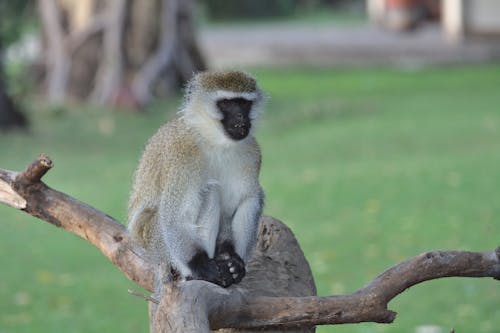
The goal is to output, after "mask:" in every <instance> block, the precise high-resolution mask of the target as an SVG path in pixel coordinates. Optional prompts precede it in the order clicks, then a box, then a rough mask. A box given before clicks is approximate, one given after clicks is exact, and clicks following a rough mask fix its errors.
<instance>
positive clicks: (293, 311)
mask: <svg viewBox="0 0 500 333" xmlns="http://www.w3.org/2000/svg"><path fill="white" fill-rule="evenodd" d="M51 166H52V162H51V161H50V159H49V158H48V157H46V156H44V155H41V156H40V157H39V158H38V159H37V160H35V161H34V162H33V163H32V164H30V166H28V167H27V168H26V170H25V171H24V172H22V173H15V172H12V171H6V170H0V201H1V202H4V203H7V204H9V205H11V206H13V207H15V208H18V209H22V210H24V211H26V212H27V213H29V214H31V215H33V216H36V217H38V218H40V219H42V220H45V221H47V222H50V223H52V224H54V225H56V226H58V227H61V228H63V229H66V230H68V231H69V232H72V233H74V234H76V235H78V236H80V237H82V238H84V239H85V240H87V241H88V242H89V243H91V244H93V245H94V246H96V247H97V248H98V249H99V250H101V252H102V253H103V254H104V255H105V256H106V257H107V258H108V259H110V260H111V262H113V263H114V264H115V265H116V266H117V267H118V268H119V269H120V270H121V271H122V272H123V273H124V274H125V275H126V276H127V277H129V278H130V279H131V280H133V281H134V282H136V283H137V284H138V285H139V286H141V287H143V288H145V289H147V290H150V291H151V290H153V287H154V277H155V274H157V272H159V271H163V270H159V269H158V268H157V267H155V266H154V265H153V264H152V263H150V262H149V261H148V260H147V259H146V257H145V255H144V252H143V251H144V250H143V249H142V248H140V247H137V246H136V245H135V244H134V243H132V242H131V240H130V238H129V235H128V233H127V230H126V229H125V227H124V226H123V225H121V224H120V223H118V222H117V221H116V220H114V219H113V218H111V217H109V216H107V215H105V214H103V213H101V212H99V211H97V210H96V209H94V208H92V207H90V206H88V205H86V204H84V203H82V202H80V201H78V200H76V199H74V198H71V197H69V196H68V195H66V194H64V193H61V192H58V191H55V190H53V189H51V188H49V187H48V186H46V185H45V184H44V183H43V182H41V181H40V178H41V177H42V176H43V174H45V172H47V171H48V170H49V169H50V167H51ZM19 198H21V199H22V200H24V202H25V204H24V205H23V204H22V203H21V201H20V199H19ZM304 263H305V264H304ZM248 268H249V269H248V275H247V277H245V279H244V280H243V281H242V283H241V284H239V285H235V286H232V287H231V288H228V289H223V288H221V287H219V286H216V285H214V284H211V283H208V282H205V281H187V282H177V283H172V282H169V281H166V282H165V281H163V279H162V280H161V281H162V282H161V284H160V288H159V290H157V292H158V293H157V294H155V295H154V297H152V298H148V297H147V296H146V299H149V300H150V314H151V328H152V330H153V331H154V332H167V331H168V332H208V331H209V330H210V329H222V328H234V329H246V330H248V329H250V330H251V329H255V330H261V329H264V328H265V329H270V328H274V329H278V330H285V329H286V330H288V329H296V332H311V331H314V326H315V325H324V324H344V323H358V322H378V323H390V322H392V321H393V320H394V319H395V317H396V313H395V312H393V311H391V310H388V308H387V304H388V302H389V301H391V300H392V299H393V298H394V297H396V296H397V295H399V294H400V293H402V292H403V291H404V290H406V289H407V288H409V287H411V286H413V285H416V284H418V283H421V282H424V281H427V280H432V279H437V278H443V277H452V276H458V277H492V278H495V279H497V280H500V247H498V248H497V249H496V250H494V251H488V252H466V251H432V252H426V253H423V254H421V255H418V256H416V257H414V258H411V259H409V260H407V261H405V262H402V263H400V264H398V265H396V266H394V267H391V268H389V269H388V270H386V271H385V272H383V273H382V274H380V275H379V276H378V277H377V278H375V279H374V280H373V281H372V282H370V283H369V284H368V285H367V286H365V287H363V288H361V289H359V290H358V291H356V292H354V293H352V294H349V295H339V296H327V297H316V296H314V295H315V288H314V281H313V280H312V275H311V272H310V269H309V267H308V265H307V262H306V261H305V258H304V257H303V254H302V251H301V250H300V247H299V246H298V244H297V242H296V240H295V238H294V237H293V234H292V233H291V231H290V230H289V229H288V228H287V227H286V226H284V225H283V224H282V223H281V222H279V221H277V220H274V219H272V218H268V217H266V218H263V220H262V221H261V226H260V229H259V239H258V245H257V251H256V254H255V255H254V258H253V260H252V261H251V262H250V264H249V267H248ZM280 296H281V297H280ZM284 296H286V297H284ZM153 299H154V300H157V302H151V300H153ZM156 303H158V304H156ZM225 332H232V330H225Z"/></svg>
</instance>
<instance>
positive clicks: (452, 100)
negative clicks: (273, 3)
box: [0, 64, 500, 333]
mask: <svg viewBox="0 0 500 333" xmlns="http://www.w3.org/2000/svg"><path fill="white" fill-rule="evenodd" d="M255 74H256V76H257V77H258V79H259V80H260V82H261V84H262V86H263V87H264V88H265V90H266V91H267V92H268V93H269V96H270V100H269V104H268V110H267V113H266V115H265V117H264V119H263V120H262V123H261V126H260V129H259V131H258V133H257V135H258V138H259V140H260V142H261V145H262V148H263V155H264V156H263V158H264V162H263V169H262V175H261V179H262V183H263V186H264V188H265V191H266V209H265V211H266V214H268V215H272V216H275V217H277V218H279V219H282V220H283V221H285V222H286V223H287V224H288V225H290V226H291V228H292V229H293V230H294V232H295V234H296V236H297V238H298V239H299V241H300V243H301V245H302V247H303V249H304V252H305V254H306V257H307V258H308V259H309V261H310V264H311V266H312V269H313V272H314V275H315V278H316V283H317V285H318V291H319V293H320V294H321V295H329V294H338V293H347V292H351V291H353V290H355V289H357V288H359V287H361V286H362V285H364V284H366V283H368V282H369V281H370V280H371V279H372V278H374V277H375V276H376V275H377V274H378V273H380V272H381V271H383V270H384V269H386V268H387V267H389V266H392V265H394V264H396V263H398V262H399V261H401V260H404V259H405V258H408V257H411V256H414V255H416V254H418V253H420V252H423V251H427V250H434V249H444V250H447V249H463V250H474V251H484V250H491V249H493V248H495V247H496V246H498V245H500V204H499V203H500V190H499V186H500V93H499V87H500V65H498V64H497V65H484V66H476V67H456V68H432V69H425V70H421V71H415V72H408V71H398V70H395V69H379V70H375V69H364V70H353V69H348V70H339V69H309V68H303V69H288V70H286V69H273V70H257V71H255ZM176 104H177V101H175V102H172V103H170V104H161V103H160V104H158V105H155V106H153V107H152V108H151V112H150V114H148V115H135V114H119V113H110V112H106V111H103V110H93V109H85V110H81V109H79V110H78V111H69V110H66V111H65V110H62V111H59V112H50V111H41V112H34V111H33V112H32V118H33V129H32V131H31V132H30V133H29V135H19V134H9V135H5V136H2V137H0V167H2V168H7V169H12V170H20V169H22V168H24V166H25V165H26V164H27V163H29V162H30V161H31V160H32V159H33V158H34V157H35V156H36V155H37V154H38V153H40V152H45V153H47V154H48V155H49V156H51V157H52V159H53V160H54V162H55V167H54V169H53V170H51V171H50V172H49V174H47V176H46V177H45V178H44V179H45V181H46V182H47V183H48V184H49V185H50V186H52V187H54V188H56V189H58V190H61V191H63V192H66V193H68V194H70V195H73V196H75V197H77V198H78V199H80V200H82V201H85V202H87V203H89V204H91V205H93V206H95V207H97V208H99V209H101V210H103V211H105V212H107V213H109V214H110V215H112V216H114V217H116V218H118V219H120V220H123V219H124V216H125V206H126V200H127V194H128V190H129V187H130V180H131V176H132V172H133V169H134V167H135V164H136V161H137V158H138V156H139V154H140V151H141V149H142V147H143V145H144V142H145V141H146V139H147V138H148V137H149V136H150V135H151V134H152V133H153V132H154V131H155V130H156V128H157V127H158V126H159V125H160V124H161V123H162V122H163V121H164V120H165V119H168V118H169V117H171V116H172V115H173V112H174V109H175V105H176ZM165 110H169V111H168V112H165ZM0 267H1V271H0V333H7V332H9V333H10V332H139V331H141V332H145V331H147V330H148V323H147V322H148V320H147V310H146V304H145V302H144V301H142V300H140V299H138V298H136V297H133V296H129V295H128V294H127V289H129V288H132V289H136V287H134V285H133V284H132V283H131V282H129V281H127V280H126V278H125V277H123V276H122V275H121V273H120V272H118V270H117V269H116V268H115V267H114V266H113V265H112V264H110V263H109V262H107V260H106V259H104V258H103V257H102V256H101V255H100V253H99V252H98V251H97V250H95V249H93V248H91V247H90V246H89V245H88V244H87V243H85V242H84V241H83V240H80V239H77V238H76V237H74V236H72V235H70V234H68V233H65V232H63V231H61V230H58V229H56V228H54V227H52V226H50V225H48V224H46V223H41V222H39V221H38V220H36V219H34V218H31V217H29V216H27V215H26V214H23V213H21V212H17V211H14V210H13V209H10V208H8V207H4V206H1V207H0ZM390 307H391V309H393V310H396V311H398V312H399V315H398V317H397V319H396V322H395V323H394V324H391V325H382V324H373V323H366V324H359V325H341V326H334V327H333V326H332V327H326V326H325V327H321V328H319V329H318V331H319V332H360V333H361V332H363V333H364V332H415V329H416V327H418V326H421V325H437V326H440V327H441V328H442V332H443V333H444V332H449V330H450V329H451V328H452V327H454V328H455V329H456V331H457V332H483V333H487V332H489V333H494V332H498V327H500V285H499V284H498V282H497V281H494V280H492V279H459V278H454V279H443V280H438V281H432V282H427V283H424V284H422V285H419V286H416V287H413V288H411V289H410V290H409V291H407V292H405V293H404V294H403V295H401V296H399V297H398V298H397V299H396V300H395V301H393V302H391V304H390Z"/></svg>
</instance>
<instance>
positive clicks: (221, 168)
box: [207, 160, 251, 216]
mask: <svg viewBox="0 0 500 333" xmlns="http://www.w3.org/2000/svg"><path fill="white" fill-rule="evenodd" d="M207 176H208V179H207V181H208V182H211V183H214V182H215V183H216V184H217V185H218V186H217V188H218V190H219V197H220V207H221V213H222V214H223V215H226V216H227V215H229V216H232V214H234V211H235V210H236V209H237V207H238V206H239V205H240V204H241V202H242V200H243V199H244V198H245V197H247V196H248V192H249V189H250V188H251V181H250V180H251V179H250V177H249V172H248V170H247V168H245V164H244V163H241V161H234V160H232V161H231V160H229V161H226V163H218V164H215V165H211V168H210V169H209V173H208V175H207Z"/></svg>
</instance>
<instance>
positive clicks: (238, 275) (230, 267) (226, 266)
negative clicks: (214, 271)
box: [215, 243, 246, 287]
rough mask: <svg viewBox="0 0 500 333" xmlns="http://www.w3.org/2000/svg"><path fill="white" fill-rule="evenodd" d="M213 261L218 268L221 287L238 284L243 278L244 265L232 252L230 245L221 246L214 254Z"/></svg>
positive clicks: (232, 248)
mask: <svg viewBox="0 0 500 333" xmlns="http://www.w3.org/2000/svg"><path fill="white" fill-rule="evenodd" d="M215 261H216V262H217V266H218V268H219V274H220V277H221V279H222V282H223V285H222V286H223V287H229V286H230V285H232V284H233V283H239V282H240V281H241V280H242V279H243V277H244V276H245V273H246V270H245V263H244V262H243V259H241V257H240V256H239V255H238V254H237V253H236V252H235V251H234V247H233V246H232V245H230V244H227V243H225V244H223V245H222V246H221V247H220V248H219V249H218V251H216V254H215Z"/></svg>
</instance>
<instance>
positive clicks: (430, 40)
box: [200, 24, 500, 67]
mask: <svg viewBox="0 0 500 333" xmlns="http://www.w3.org/2000/svg"><path fill="white" fill-rule="evenodd" d="M200 42H201V44H202V48H203V50H204V53H205V55H206V56H207V58H208V61H209V63H210V64H211V65H212V66H214V67H228V66H259V65H311V64H313V65H384V64H389V65H398V66H409V67H411V66H421V65H426V64H443V63H462V62H482V61H492V60H495V59H496V60H499V59H500V40H497V41H496V42H492V41H488V42H485V41H478V40H476V41H469V42H467V43H464V44H458V45H453V44H450V43H447V42H446V41H445V39H444V38H443V36H442V34H441V31H440V29H439V27H437V26H432V25H429V26H427V27H423V28H421V29H418V30H417V31H415V32H411V33H395V32H390V31H385V30H382V29H380V28H377V27H374V26H372V25H369V24H366V25H356V26H334V25H331V26H329V25H326V26H325V25H320V26H311V25H309V26H308V25H297V24H294V25H292V24H276V25H261V26H258V25H256V26H250V25H248V26H247V25H243V26H240V25H236V26H234V27H233V26H225V27H211V28H208V29H205V30H204V31H201V33H200Z"/></svg>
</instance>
